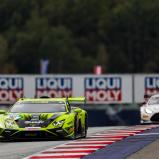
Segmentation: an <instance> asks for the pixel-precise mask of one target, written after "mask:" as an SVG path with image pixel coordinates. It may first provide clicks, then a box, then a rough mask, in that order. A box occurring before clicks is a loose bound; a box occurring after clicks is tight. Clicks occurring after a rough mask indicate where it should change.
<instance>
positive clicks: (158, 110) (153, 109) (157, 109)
mask: <svg viewBox="0 0 159 159" xmlns="http://www.w3.org/2000/svg"><path fill="white" fill-rule="evenodd" d="M147 108H150V109H151V110H152V111H154V112H159V105H157V104H154V105H147Z"/></svg>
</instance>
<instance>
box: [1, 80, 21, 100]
mask: <svg viewBox="0 0 159 159" xmlns="http://www.w3.org/2000/svg"><path fill="white" fill-rule="evenodd" d="M23 94H24V90H23V78H19V77H17V78H16V77H0V101H4V102H5V101H10V102H13V101H16V99H18V98H22V97H23Z"/></svg>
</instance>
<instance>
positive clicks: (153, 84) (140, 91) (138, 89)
mask: <svg viewBox="0 0 159 159" xmlns="http://www.w3.org/2000/svg"><path fill="white" fill-rule="evenodd" d="M157 93H159V75H135V92H134V94H135V102H142V101H143V100H144V94H147V95H150V96H151V95H154V94H157Z"/></svg>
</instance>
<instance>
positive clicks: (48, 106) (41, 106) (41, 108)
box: [10, 102, 66, 113]
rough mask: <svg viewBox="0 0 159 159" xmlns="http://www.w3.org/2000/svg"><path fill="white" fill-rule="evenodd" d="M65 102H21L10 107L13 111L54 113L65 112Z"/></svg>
mask: <svg viewBox="0 0 159 159" xmlns="http://www.w3.org/2000/svg"><path fill="white" fill-rule="evenodd" d="M65 111H66V108H65V103H64V102H49V103H33V102H23V103H22V102H19V103H15V104H14V105H13V107H12V108H11V109H10V112H12V113H54V112H65Z"/></svg>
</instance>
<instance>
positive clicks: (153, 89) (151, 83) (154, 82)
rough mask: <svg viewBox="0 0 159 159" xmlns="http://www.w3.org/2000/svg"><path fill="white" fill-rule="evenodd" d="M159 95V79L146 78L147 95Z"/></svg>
mask: <svg viewBox="0 0 159 159" xmlns="http://www.w3.org/2000/svg"><path fill="white" fill-rule="evenodd" d="M157 93H159V77H146V78H145V94H148V95H153V94H157Z"/></svg>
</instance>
